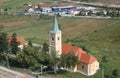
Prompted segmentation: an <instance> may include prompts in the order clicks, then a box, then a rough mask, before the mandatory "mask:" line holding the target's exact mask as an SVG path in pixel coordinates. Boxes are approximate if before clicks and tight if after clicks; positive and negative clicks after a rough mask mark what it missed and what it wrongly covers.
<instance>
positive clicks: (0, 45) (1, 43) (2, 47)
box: [0, 32, 8, 52]
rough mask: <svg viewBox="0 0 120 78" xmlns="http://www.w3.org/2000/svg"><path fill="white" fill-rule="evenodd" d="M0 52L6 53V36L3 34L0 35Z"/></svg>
mask: <svg viewBox="0 0 120 78" xmlns="http://www.w3.org/2000/svg"><path fill="white" fill-rule="evenodd" d="M0 51H1V52H7V51H8V41H7V34H6V33H4V32H1V33H0Z"/></svg>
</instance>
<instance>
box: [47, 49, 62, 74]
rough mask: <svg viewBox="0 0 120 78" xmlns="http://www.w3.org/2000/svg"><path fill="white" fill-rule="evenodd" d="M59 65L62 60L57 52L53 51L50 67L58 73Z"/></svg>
mask: <svg viewBox="0 0 120 78" xmlns="http://www.w3.org/2000/svg"><path fill="white" fill-rule="evenodd" d="M59 64H60V60H59V58H58V55H57V52H55V51H52V52H51V54H50V55H49V65H50V66H51V67H52V68H53V69H54V73H57V71H58V65H59Z"/></svg>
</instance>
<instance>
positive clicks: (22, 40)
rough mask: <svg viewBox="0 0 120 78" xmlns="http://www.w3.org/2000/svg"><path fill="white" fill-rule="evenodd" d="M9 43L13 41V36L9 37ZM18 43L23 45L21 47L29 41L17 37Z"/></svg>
mask: <svg viewBox="0 0 120 78" xmlns="http://www.w3.org/2000/svg"><path fill="white" fill-rule="evenodd" d="M7 38H8V43H9V44H11V41H12V38H13V37H12V36H8V37H7ZM16 39H17V41H18V42H19V43H20V44H21V45H24V44H26V43H27V41H26V40H25V39H24V38H23V37H18V36H17V37H16Z"/></svg>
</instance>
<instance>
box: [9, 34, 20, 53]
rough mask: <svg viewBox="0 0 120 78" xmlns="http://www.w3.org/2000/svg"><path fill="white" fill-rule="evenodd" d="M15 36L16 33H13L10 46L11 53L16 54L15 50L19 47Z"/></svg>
mask: <svg viewBox="0 0 120 78" xmlns="http://www.w3.org/2000/svg"><path fill="white" fill-rule="evenodd" d="M16 37H17V34H16V33H13V35H12V40H11V48H12V53H13V54H17V51H18V49H19V48H18V46H19V42H18V41H17V39H16Z"/></svg>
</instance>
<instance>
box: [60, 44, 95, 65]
mask: <svg viewBox="0 0 120 78" xmlns="http://www.w3.org/2000/svg"><path fill="white" fill-rule="evenodd" d="M70 51H73V52H74V54H75V56H77V57H78V60H79V61H80V62H82V63H85V64H91V63H93V62H95V61H96V58H95V57H93V56H92V55H90V54H87V53H86V52H85V51H83V50H82V49H81V48H78V47H76V46H70V45H68V44H64V43H63V44H62V53H63V54H68V53H69V52H70Z"/></svg>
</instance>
